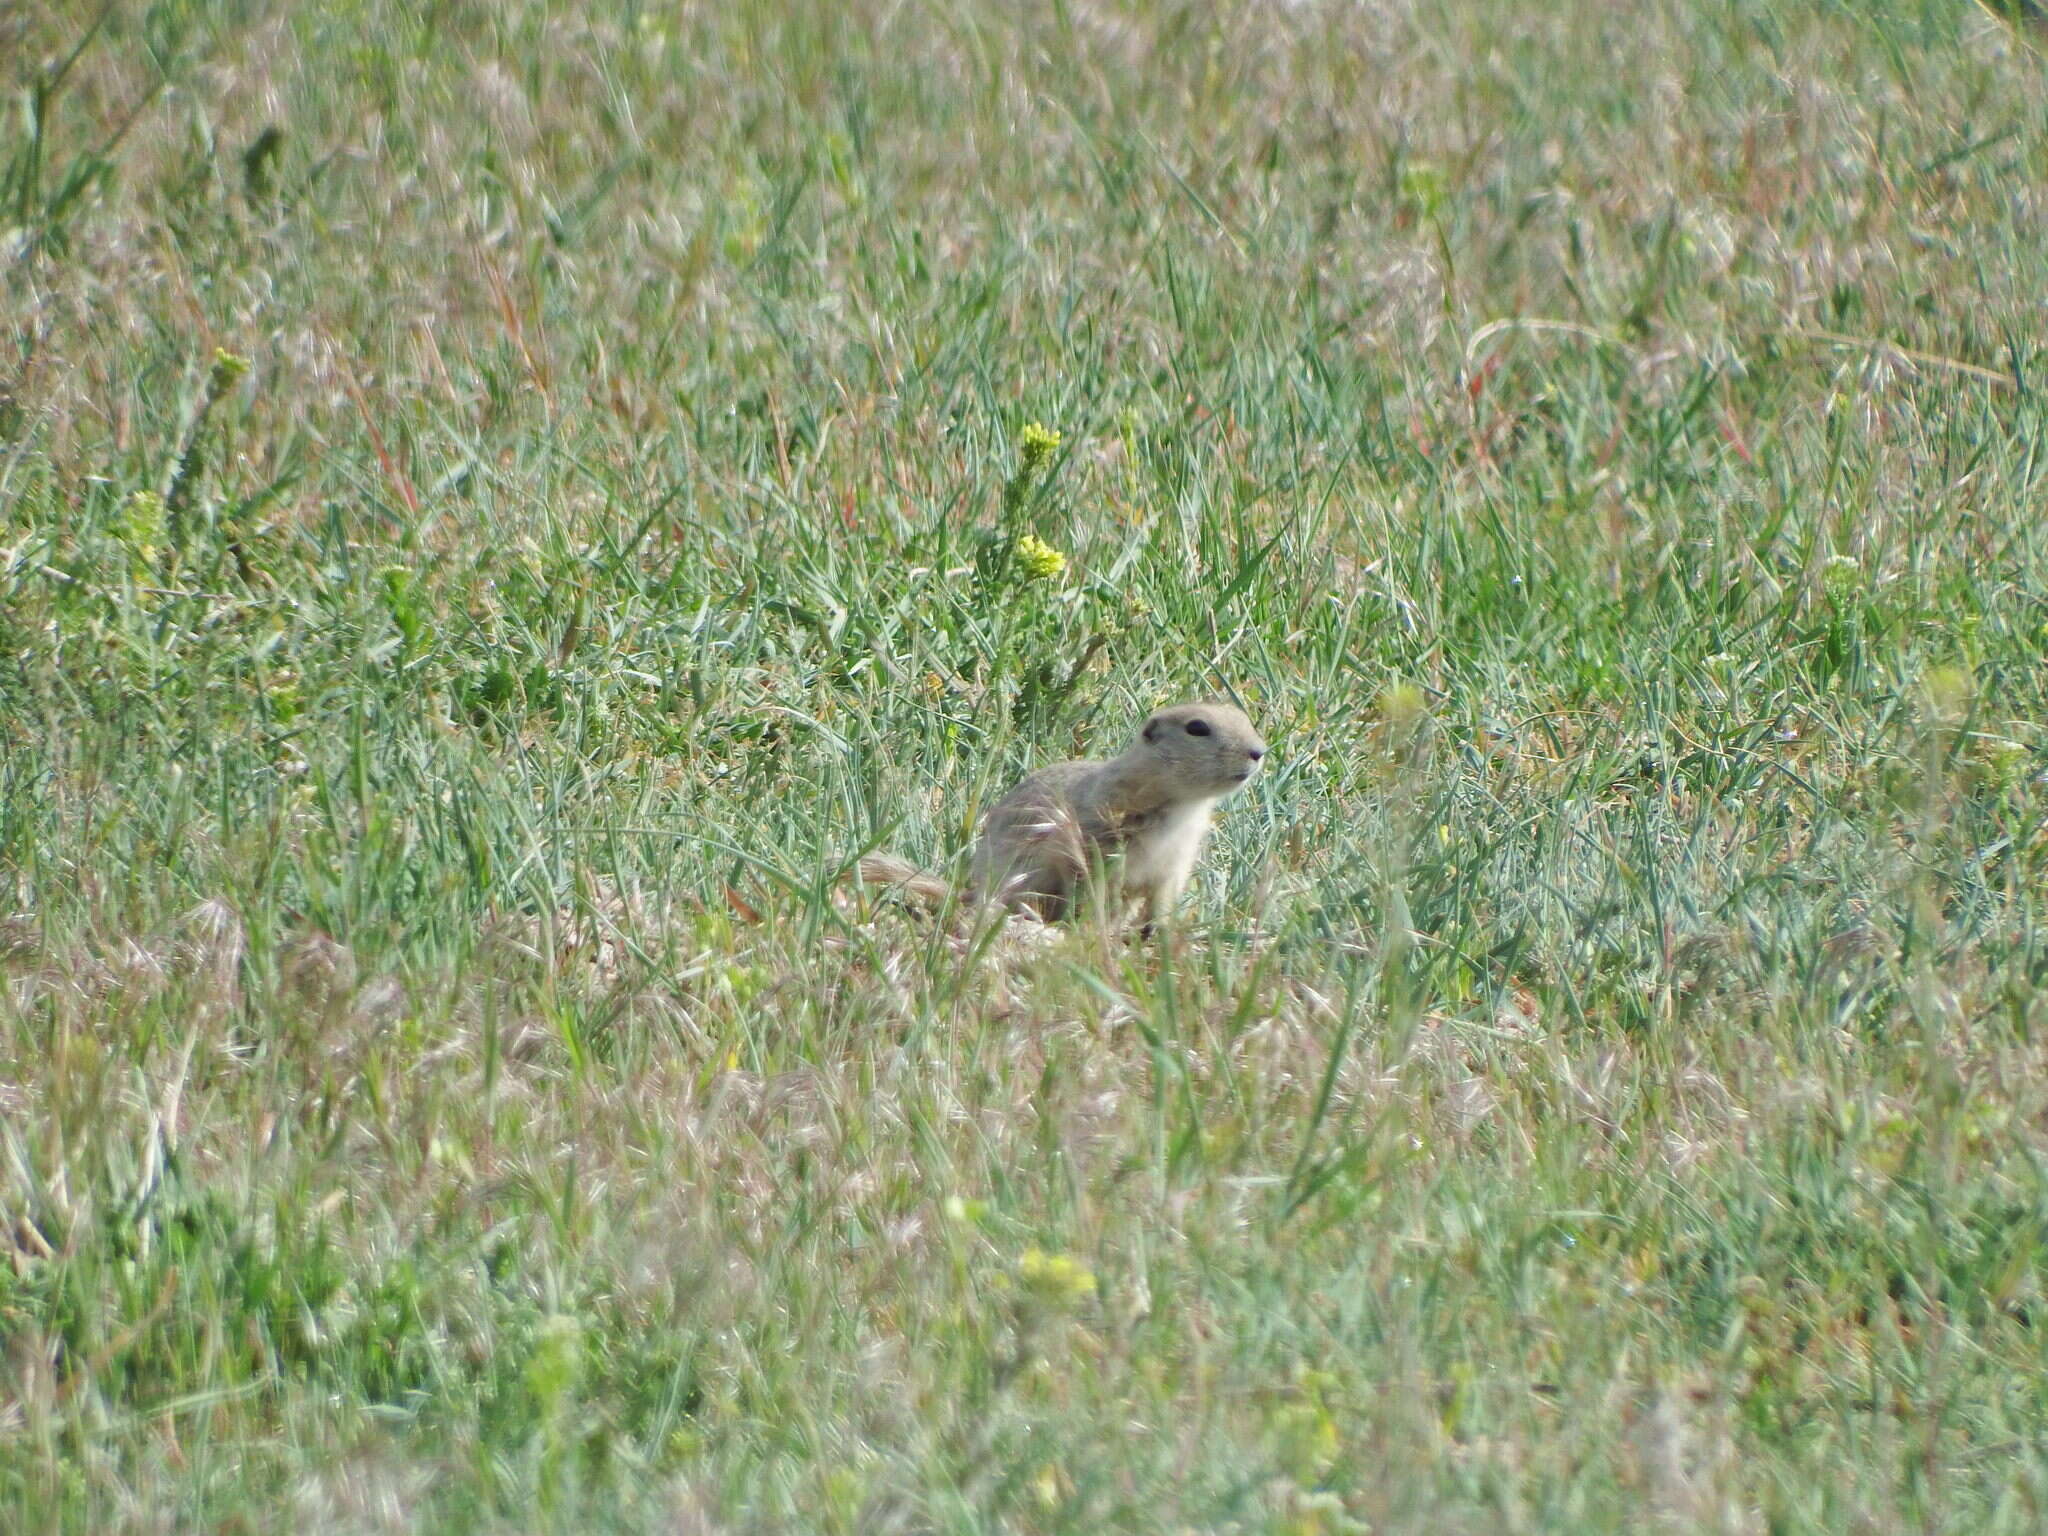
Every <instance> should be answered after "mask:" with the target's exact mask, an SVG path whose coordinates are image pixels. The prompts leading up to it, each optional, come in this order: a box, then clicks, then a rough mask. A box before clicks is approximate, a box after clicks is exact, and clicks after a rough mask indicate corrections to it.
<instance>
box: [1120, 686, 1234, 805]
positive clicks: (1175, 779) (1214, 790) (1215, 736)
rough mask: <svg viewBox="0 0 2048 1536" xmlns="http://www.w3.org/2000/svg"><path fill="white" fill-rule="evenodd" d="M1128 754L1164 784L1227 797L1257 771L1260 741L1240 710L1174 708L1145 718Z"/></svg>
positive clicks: (1211, 705)
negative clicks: (1139, 761) (1140, 761)
mask: <svg viewBox="0 0 2048 1536" xmlns="http://www.w3.org/2000/svg"><path fill="white" fill-rule="evenodd" d="M1131 755H1133V756H1135V757H1138V758H1140V759H1142V760H1143V761H1144V762H1145V763H1146V764H1147V765H1148V766H1149V767H1151V768H1152V770H1153V772H1154V773H1156V774H1157V775H1158V776H1159V778H1160V779H1161V780H1162V781H1163V782H1167V783H1171V784H1173V785H1175V786H1177V787H1182V788H1186V789H1188V790H1192V791H1195V792H1197V793H1204V794H1212V795H1227V794H1229V793H1230V792H1231V791H1232V790H1234V789H1238V788H1241V787H1242V786H1243V784H1244V782H1245V781H1246V780H1247V779H1249V778H1250V777H1251V776H1252V775H1253V774H1254V773H1256V772H1258V769H1259V759H1261V758H1262V757H1264V756H1265V755H1266V743H1265V740H1264V739H1263V738H1262V737H1261V736H1260V735H1259V733H1258V732H1257V731H1256V730H1254V729H1252V723H1251V721H1249V720H1247V719H1246V718H1245V717H1244V712H1243V711H1242V710H1240V709H1238V708H1236V707H1235V706H1233V705H1229V704H1216V703H1207V704H1176V705H1174V706H1173V707H1172V708H1171V709H1162V710H1160V711H1159V712H1158V713H1157V714H1155V715H1154V716H1152V718H1151V719H1149V720H1147V721H1146V722H1145V725H1144V729H1142V730H1141V731H1139V732H1138V739H1137V740H1136V741H1135V742H1133V743H1132V744H1131Z"/></svg>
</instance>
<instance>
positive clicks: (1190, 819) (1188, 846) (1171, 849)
mask: <svg viewBox="0 0 2048 1536" xmlns="http://www.w3.org/2000/svg"><path fill="white" fill-rule="evenodd" d="M1215 805H1216V802H1215V801H1214V800H1191V801H1188V802H1186V803H1184V804H1181V805H1176V806H1174V807H1173V808H1172V809H1171V810H1169V811H1167V812H1166V813H1165V814H1164V815H1162V816H1161V817H1160V818H1159V820H1158V821H1157V822H1155V823H1153V824H1152V825H1150V826H1147V827H1144V828H1142V829H1140V830H1138V831H1135V832H1133V833H1132V834H1131V836H1130V838H1129V839H1128V840H1127V841H1126V842H1125V843H1124V871H1123V874H1124V889H1125V890H1126V891H1127V892H1129V893H1130V894H1131V895H1133V896H1143V897H1146V898H1147V899H1148V900H1149V901H1150V902H1151V904H1152V907H1153V909H1154V911H1155V912H1157V911H1158V910H1159V909H1161V908H1163V907H1165V906H1166V905H1167V904H1168V903H1170V902H1171V901H1173V900H1174V898H1175V897H1177V896H1179V895H1180V893H1181V892H1182V890H1184V889H1185V888H1186V886H1187V883H1188V876H1189V875H1190V874H1192V873H1193V871H1194V867H1195V860H1196V859H1198V858H1200V857H1201V854H1202V839H1203V838H1205V837H1207V836H1208V835H1209V819H1210V816H1211V813H1212V812H1213V810H1214V808H1215Z"/></svg>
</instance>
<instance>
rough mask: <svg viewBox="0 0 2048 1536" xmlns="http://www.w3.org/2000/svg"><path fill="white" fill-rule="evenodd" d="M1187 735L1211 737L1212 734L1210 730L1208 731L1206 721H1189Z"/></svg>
mask: <svg viewBox="0 0 2048 1536" xmlns="http://www.w3.org/2000/svg"><path fill="white" fill-rule="evenodd" d="M1188 734H1189V735H1190V736H1208V735H1212V734H1213V732H1211V731H1210V729H1209V722H1208V721H1206V720H1190V721H1189V722H1188Z"/></svg>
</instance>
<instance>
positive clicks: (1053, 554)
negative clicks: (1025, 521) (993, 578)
mask: <svg viewBox="0 0 2048 1536" xmlns="http://www.w3.org/2000/svg"><path fill="white" fill-rule="evenodd" d="M1016 556H1017V564H1018V565H1020V566H1022V567H1023V568H1024V574H1025V575H1026V576H1029V577H1030V578H1031V579H1032V580H1034V581H1045V580H1048V579H1050V578H1051V577H1054V576H1057V575H1059V573H1060V572H1061V571H1064V570H1065V569H1066V568H1067V557H1066V556H1065V555H1063V554H1061V553H1060V552H1059V551H1058V550H1056V549H1054V548H1053V547H1052V546H1051V545H1050V544H1048V543H1046V542H1045V540H1043V539H1041V538H1040V537H1039V536H1038V535H1037V534H1035V533H1027V534H1025V535H1024V537H1023V538H1021V539H1019V540H1018V541H1017V548H1016Z"/></svg>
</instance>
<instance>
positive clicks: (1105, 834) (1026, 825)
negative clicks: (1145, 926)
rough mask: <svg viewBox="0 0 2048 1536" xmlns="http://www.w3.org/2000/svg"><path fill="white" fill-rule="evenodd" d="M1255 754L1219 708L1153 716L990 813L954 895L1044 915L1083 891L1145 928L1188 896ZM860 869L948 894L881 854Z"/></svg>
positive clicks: (874, 880) (1248, 731)
mask: <svg viewBox="0 0 2048 1536" xmlns="http://www.w3.org/2000/svg"><path fill="white" fill-rule="evenodd" d="M1190 725H1193V726H1194V727H1195V728H1196V729H1195V731H1194V732H1190V731H1189V729H1188V727H1189V726H1190ZM1265 752H1266V743H1265V742H1264V741H1263V740H1261V739H1260V736H1259V733H1258V732H1257V731H1256V730H1255V729H1253V727H1252V723H1251V721H1249V720H1247V719H1246V718H1245V717H1244V714H1243V713H1242V712H1241V711H1240V710H1238V709H1236V708H1234V707H1233V706H1231V705H1229V704H1218V703H1204V704H1178V705H1175V706H1174V707H1173V708H1171V709H1162V710H1160V711H1159V712H1158V713H1157V714H1155V715H1153V716H1152V717H1151V718H1150V719H1149V720H1147V721H1146V722H1145V724H1144V726H1143V728H1142V729H1141V730H1140V731H1139V732H1138V735H1137V738H1136V739H1135V740H1134V741H1132V743H1131V745H1130V746H1129V747H1128V748H1127V749H1126V750H1125V751H1124V752H1123V754H1122V755H1121V756H1118V757H1113V758H1111V759H1109V760H1108V761H1106V762H1096V761H1084V762H1070V763H1055V764H1053V765H1052V766H1050V767H1047V768H1041V769H1039V770H1038V771H1037V772H1036V773H1033V774H1031V775H1030V776H1029V777H1027V778H1026V779H1024V781H1023V782H1022V783H1020V784H1018V785H1017V787H1016V788H1014V789H1012V790H1011V791H1010V792H1009V793H1008V794H1007V795H1004V796H1003V798H1002V799H1000V800H998V801H997V802H996V803H995V804H994V805H993V806H992V807H990V809H989V812H988V815H987V816H986V817H985V818H984V819H983V822H982V829H981V837H980V839H979V841H977V842H976V844H975V848H974V860H973V864H972V867H971V868H970V870H969V874H968V878H967V883H966V886H965V888H964V891H963V894H964V895H965V896H966V897H968V898H969V899H971V900H977V901H985V902H988V901H992V902H999V903H1001V904H1002V905H1003V906H1006V907H1011V908H1019V907H1022V908H1029V909H1030V910H1032V911H1034V912H1036V913H1037V914H1038V915H1039V916H1041V917H1044V918H1048V919H1051V918H1059V917H1064V916H1066V915H1067V913H1068V912H1070V911H1071V910H1072V909H1073V907H1074V905H1075V903H1076V902H1077V901H1078V900H1080V899H1081V898H1083V897H1084V896H1085V895H1098V896H1107V897H1108V898H1110V905H1111V906H1112V908H1113V909H1121V908H1122V906H1123V905H1125V904H1126V903H1128V902H1130V901H1133V900H1135V901H1139V902H1142V903H1143V905H1144V908H1145V916H1146V920H1147V922H1148V923H1156V922H1159V921H1160V920H1161V919H1162V918H1164V917H1165V916H1166V914H1167V913H1168V911H1169V910H1170V909H1171V908H1172V906H1173V903H1174V902H1175V901H1176V900H1178V899H1179V897H1180V894H1181V892H1182V891H1183V890H1185V889H1186V888H1187V883H1188V878H1189V876H1190V875H1191V874H1192V873H1193V872H1194V867H1195V861H1196V859H1198V858H1199V857H1200V856H1201V852H1202V843H1203V840H1204V839H1205V838H1207V836H1208V835H1209V826H1210V822H1211V820H1212V819H1213V816H1214V814H1215V807H1216V802H1217V801H1219V800H1221V799H1222V798H1223V797H1224V796H1225V795H1228V794H1231V793H1232V792H1233V791H1235V790H1237V789H1239V788H1240V787H1242V786H1243V784H1244V783H1245V781H1246V780H1247V779H1249V778H1250V777H1251V776H1252V774H1253V773H1255V772H1256V771H1257V770H1258V764H1259V760H1260V759H1261V758H1262V757H1264V756H1265ZM1112 855H1115V856H1116V857H1114V858H1112V857H1111V856H1112ZM860 868H861V879H862V880H863V881H864V882H866V883H868V884H872V885H887V886H895V887H898V888H900V889H903V890H905V891H907V892H909V894H911V895H913V896H916V897H918V898H919V899H921V900H925V901H930V902H934V903H938V902H943V901H944V900H945V899H946V898H947V897H948V896H950V895H951V894H952V893H951V890H950V888H949V887H948V886H947V884H946V882H945V881H943V880H941V879H939V878H938V877H937V876H936V875H930V874H926V873H924V872H923V871H921V870H918V869H917V868H915V867H914V866H913V865H910V864H907V863H905V862H904V861H903V860H901V859H897V858H893V857H891V856H890V855H888V854H870V855H869V856H868V857H867V858H865V859H863V860H861V867H860ZM1105 881H1106V883H1105Z"/></svg>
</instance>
